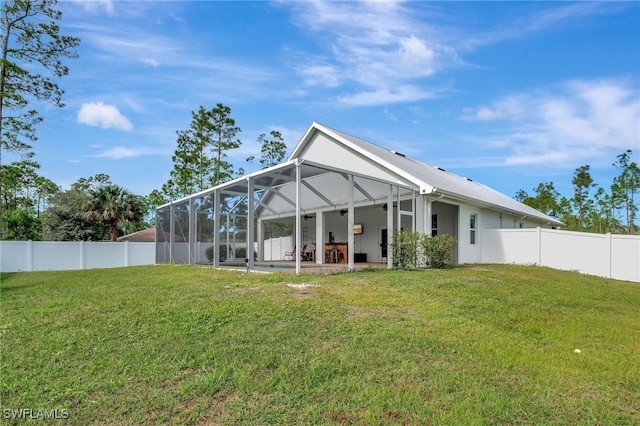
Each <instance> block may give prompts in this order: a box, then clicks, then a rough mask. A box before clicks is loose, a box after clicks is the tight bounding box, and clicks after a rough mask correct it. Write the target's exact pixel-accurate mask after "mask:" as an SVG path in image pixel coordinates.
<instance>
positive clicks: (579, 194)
mask: <svg viewBox="0 0 640 426" xmlns="http://www.w3.org/2000/svg"><path fill="white" fill-rule="evenodd" d="M632 154H633V153H632V151H631V150H627V151H625V152H623V153H622V154H620V155H618V156H617V157H616V161H615V162H614V163H613V164H612V167H614V168H615V169H616V170H617V171H618V173H619V174H618V175H617V176H616V177H614V178H613V181H612V182H611V184H610V185H609V187H608V188H604V187H602V186H599V185H597V184H596V183H594V181H593V178H592V177H591V173H590V171H589V170H590V166H589V165H583V166H580V167H578V168H577V169H576V170H575V172H574V174H573V178H572V179H571V184H572V185H573V195H571V196H570V197H566V196H563V195H561V194H560V193H559V192H558V191H557V190H556V188H555V186H554V184H553V182H543V183H540V184H538V186H537V187H535V188H534V189H533V195H529V194H528V193H527V192H526V191H524V190H522V189H521V190H519V191H518V192H517V193H516V196H515V199H516V200H518V201H520V202H522V203H524V204H527V205H528V206H531V207H533V208H534V209H536V210H539V211H541V212H542V213H545V214H547V215H549V216H551V217H553V218H556V219H558V220H560V221H561V222H563V223H564V224H565V226H564V227H563V229H566V230H570V231H584V232H597V233H608V232H610V233H616V234H630V235H631V234H638V225H637V224H636V219H637V215H638V206H639V200H638V192H639V191H640V168H639V167H638V164H637V163H636V162H635V161H632V160H631V156H632Z"/></svg>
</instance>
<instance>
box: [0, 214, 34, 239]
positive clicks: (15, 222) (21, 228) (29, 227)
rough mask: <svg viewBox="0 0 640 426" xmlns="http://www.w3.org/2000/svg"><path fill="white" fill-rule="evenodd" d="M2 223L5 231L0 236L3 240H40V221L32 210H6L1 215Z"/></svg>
mask: <svg viewBox="0 0 640 426" xmlns="http://www.w3.org/2000/svg"><path fill="white" fill-rule="evenodd" d="M2 222H3V224H4V225H5V227H6V229H7V232H5V234H4V235H3V236H2V239H3V240H14V241H18V240H19V241H28V240H36V241H37V240H39V239H40V220H39V219H38V218H37V217H36V214H35V211H34V210H33V209H32V208H29V209H16V210H6V211H5V212H4V213H3V214H2Z"/></svg>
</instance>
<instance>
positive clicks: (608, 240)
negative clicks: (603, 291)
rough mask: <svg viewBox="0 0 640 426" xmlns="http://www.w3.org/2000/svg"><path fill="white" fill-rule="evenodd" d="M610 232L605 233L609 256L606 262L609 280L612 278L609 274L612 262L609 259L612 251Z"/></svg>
mask: <svg viewBox="0 0 640 426" xmlns="http://www.w3.org/2000/svg"><path fill="white" fill-rule="evenodd" d="M611 244H612V242H611V232H607V251H608V252H609V256H607V261H608V262H609V278H611V277H612V274H611V263H612V262H613V260H612V259H611V256H612V255H613V253H612V252H613V250H612V248H611Z"/></svg>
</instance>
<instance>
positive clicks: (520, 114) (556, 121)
mask: <svg viewBox="0 0 640 426" xmlns="http://www.w3.org/2000/svg"><path fill="white" fill-rule="evenodd" d="M634 87H635V86H634V84H633V83H631V82H628V81H626V80H615V79H608V80H574V81H570V82H566V83H564V84H562V85H559V86H558V87H554V88H550V89H548V90H544V91H535V92H530V93H522V94H518V95H515V96H509V97H506V98H504V99H500V100H498V101H496V102H495V103H493V104H491V105H489V106H482V107H478V108H466V109H465V110H463V114H462V116H461V117H460V118H461V119H462V120H467V121H487V122H488V121H493V120H499V119H502V120H505V119H507V120H510V121H511V124H510V126H509V127H507V129H508V130H507V131H506V132H503V133H502V134H501V135H500V136H498V137H496V136H492V137H491V138H488V139H486V140H485V141H484V142H485V143H486V144H487V145H490V146H494V147H500V148H501V149H508V150H511V153H510V154H508V155H507V158H506V164H509V165H526V164H540V163H544V164H548V165H563V164H566V163H568V162H576V161H579V162H586V161H594V162H597V161H599V160H602V159H603V158H606V159H607V160H610V159H611V158H613V156H615V155H616V154H617V153H619V152H622V151H624V150H626V149H633V148H634V147H638V146H640V94H639V93H638V92H637V90H635V88H634Z"/></svg>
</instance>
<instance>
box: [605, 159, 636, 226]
mask: <svg viewBox="0 0 640 426" xmlns="http://www.w3.org/2000/svg"><path fill="white" fill-rule="evenodd" d="M631 154H632V153H631V150H627V151H626V152H624V153H622V154H620V155H618V156H617V159H618V160H617V161H616V162H615V163H613V166H614V167H616V168H617V169H620V175H619V176H617V177H615V178H614V179H613V184H612V185H611V192H612V196H613V197H614V198H615V200H616V201H617V203H616V204H617V206H618V207H622V208H623V209H624V211H625V217H626V224H627V233H628V234H634V233H635V218H636V213H637V211H638V206H636V201H635V194H636V193H637V192H638V191H639V190H640V168H639V167H638V164H636V163H635V162H632V161H631Z"/></svg>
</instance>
